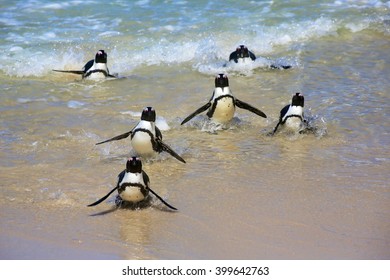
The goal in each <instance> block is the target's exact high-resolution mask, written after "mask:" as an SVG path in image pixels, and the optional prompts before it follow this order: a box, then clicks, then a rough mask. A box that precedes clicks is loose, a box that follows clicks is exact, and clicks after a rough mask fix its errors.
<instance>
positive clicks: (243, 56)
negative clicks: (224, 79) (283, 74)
mask: <svg viewBox="0 0 390 280" xmlns="http://www.w3.org/2000/svg"><path fill="white" fill-rule="evenodd" d="M248 58H250V59H251V60H252V61H255V60H256V56H255V54H254V53H253V52H251V51H250V50H248V48H247V47H246V46H245V45H240V46H239V47H237V48H236V50H235V51H234V52H232V53H231V54H230V56H229V61H234V62H235V63H239V62H244V61H245V60H247V59H248ZM269 67H270V68H271V69H289V68H291V65H275V64H271V65H269Z"/></svg>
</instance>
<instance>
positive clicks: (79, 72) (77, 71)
mask: <svg viewBox="0 0 390 280" xmlns="http://www.w3.org/2000/svg"><path fill="white" fill-rule="evenodd" d="M53 71H55V72H62V73H72V74H77V75H84V74H85V72H84V71H82V70H55V69H53Z"/></svg>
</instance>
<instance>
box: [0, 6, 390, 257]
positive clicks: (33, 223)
mask: <svg viewBox="0 0 390 280" xmlns="http://www.w3.org/2000/svg"><path fill="white" fill-rule="evenodd" d="M241 44H245V45H247V46H248V48H249V49H250V50H251V51H253V52H254V53H255V54H256V56H257V59H256V61H254V62H253V63H248V64H245V65H242V66H237V65H234V64H233V65H232V64H229V63H228V61H227V60H228V57H229V54H230V53H231V52H232V51H234V50H235V49H236V47H237V46H239V45H241ZM100 49H104V50H105V51H106V52H107V53H108V67H109V69H110V72H112V73H118V75H119V76H120V77H121V79H117V80H108V81H98V82H94V81H82V80H81V79H80V77H78V76H77V75H72V74H64V73H57V72H53V71H52V69H81V68H82V67H83V66H84V64H85V63H86V62H87V61H88V60H90V59H92V58H93V57H94V55H95V53H96V51H97V50H100ZM271 64H275V65H286V64H288V65H291V66H292V68H291V69H287V70H279V69H270V68H269V66H270V65H271ZM389 69H390V1H374V0H372V1H371V0H367V1H363V0H362V1H348V0H345V1H147V0H144V1H142V0H141V1H109V2H107V1H100V0H99V1H88V0H87V1H40V0H30V1H1V2H0V113H1V122H0V137H1V138H0V167H1V169H0V208H1V209H0V219H1V220H0V222H1V227H0V258H2V259H25V258H27V259H63V258H67V259H80V258H89V259H96V258H105V259H107V258H108V259H124V258H131V259H306V258H308V259H385V258H389V257H390V255H389V252H390V224H389V221H388V217H389V213H390V196H389V183H388V182H389V179H390V178H389V175H388V174H389V171H390V161H389V158H390V157H389V156H390V153H389V148H388V147H389V144H390V141H389V132H390V126H389V113H390V106H389V104H390V90H389V89H390V79H389V77H390V70H389ZM221 72H222V73H226V74H227V75H228V76H229V82H230V87H231V89H232V92H233V94H234V95H235V96H237V97H238V98H239V99H241V100H243V101H246V102H248V103H250V104H252V105H254V106H255V107H258V108H259V109H261V110H262V111H264V112H265V113H266V114H267V119H263V118H258V117H257V116H255V115H253V114H251V113H249V112H247V111H244V110H241V109H238V110H237V112H236V117H235V118H234V121H233V123H232V125H231V126H230V127H229V129H227V130H222V131H217V133H211V132H212V131H210V129H208V128H205V127H204V126H203V123H202V120H204V119H202V117H199V118H195V119H194V120H193V121H192V122H189V123H188V124H187V125H184V126H181V125H180V122H181V121H182V120H183V119H184V117H186V116H187V115H188V114H190V113H191V112H193V111H194V110H195V109H197V108H199V107H200V106H202V105H203V104H205V102H207V101H208V100H209V98H210V97H211V94H212V91H213V88H214V76H215V75H216V74H218V73H221ZM295 92H301V93H303V94H304V95H305V114H306V116H308V117H310V118H311V119H312V120H313V121H314V123H315V124H316V125H317V126H318V127H319V130H318V133H317V134H316V135H293V136H291V135H286V134H283V133H280V134H278V135H276V136H274V137H270V136H268V133H269V132H270V131H272V129H273V128H274V127H275V125H276V123H277V121H278V118H279V112H280V109H281V108H283V106H285V105H286V104H288V103H289V101H290V99H291V95H292V94H294V93H295ZM145 106H153V107H155V109H156V112H157V115H158V117H159V123H158V125H159V126H160V128H161V129H162V132H163V135H164V139H165V141H166V142H167V144H169V145H170V146H171V147H172V148H173V149H174V150H175V151H177V152H178V153H179V154H180V155H181V156H182V157H183V158H184V159H185V160H186V161H187V163H186V164H182V163H180V162H178V161H176V160H175V159H173V158H171V157H170V156H168V155H166V154H161V155H160V156H159V157H158V158H157V159H155V160H152V161H149V162H145V164H144V167H145V171H146V172H147V173H148V175H149V177H150V179H151V187H152V189H153V190H155V191H156V192H158V193H159V194H160V195H161V196H163V197H164V198H165V199H166V200H167V201H168V202H169V203H170V204H172V205H174V206H175V207H177V208H178V209H179V211H178V212H176V213H170V212H166V211H162V210H164V208H163V207H162V206H161V205H160V204H159V203H158V201H155V206H154V207H150V208H147V209H142V210H137V211H130V210H129V211H126V210H123V211H121V210H119V211H116V212H112V213H109V214H105V215H95V216H93V215H94V214H97V213H100V212H103V211H105V210H107V209H110V207H112V206H113V199H112V198H111V200H110V199H108V200H107V201H106V202H104V203H102V204H101V205H99V206H98V207H95V208H88V207H86V205H88V204H90V203H92V202H93V201H96V199H98V198H100V197H102V196H103V195H104V194H106V193H107V192H108V191H109V190H110V189H112V188H113V186H114V185H115V184H116V176H117V174H119V172H120V171H122V170H123V169H124V163H125V162H126V158H127V157H128V156H129V155H130V154H131V149H130V144H129V142H128V141H126V140H123V141H119V142H116V143H112V144H107V145H101V146H95V143H96V142H99V141H102V140H105V139H108V138H109V137H112V136H115V135H118V134H120V133H123V132H125V131H128V130H130V129H131V128H132V127H133V126H135V124H136V123H137V121H138V120H139V114H140V112H141V110H142V109H143V108H144V107H145Z"/></svg>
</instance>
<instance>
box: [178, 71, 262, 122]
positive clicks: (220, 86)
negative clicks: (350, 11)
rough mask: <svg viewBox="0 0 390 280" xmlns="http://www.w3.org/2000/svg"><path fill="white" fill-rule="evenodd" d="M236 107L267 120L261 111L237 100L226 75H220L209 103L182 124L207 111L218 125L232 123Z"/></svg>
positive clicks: (216, 79) (217, 77)
mask: <svg viewBox="0 0 390 280" xmlns="http://www.w3.org/2000/svg"><path fill="white" fill-rule="evenodd" d="M236 106H237V107H239V108H242V109H245V110H248V111H251V112H252V113H255V114H256V115H259V116H260V117H263V118H266V117H267V116H266V115H265V114H264V113H263V112H262V111H260V110H259V109H257V108H255V107H253V106H251V105H249V104H248V103H245V102H243V101H241V100H239V99H237V98H235V97H234V96H233V95H232V92H231V91H230V88H229V80H228V77H227V76H226V75H225V74H219V75H217V76H216V78H215V89H214V92H213V95H212V97H211V99H210V101H209V102H207V103H206V104H205V105H203V106H202V107H200V108H199V109H198V110H196V111H195V112H193V113H192V114H191V115H189V116H188V117H186V118H185V119H184V120H183V121H182V122H181V124H182V125H183V124H185V123H186V122H188V121H189V120H191V119H192V118H193V117H195V116H196V115H198V114H200V113H202V112H204V111H206V110H207V109H209V110H208V112H207V116H208V117H209V118H210V119H211V120H213V121H214V122H217V123H221V124H223V123H227V122H229V121H231V119H232V118H233V116H234V112H235V110H236Z"/></svg>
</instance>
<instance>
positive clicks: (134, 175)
mask: <svg viewBox="0 0 390 280" xmlns="http://www.w3.org/2000/svg"><path fill="white" fill-rule="evenodd" d="M149 185H150V181H149V176H148V174H146V172H145V171H143V170H142V162H141V160H140V159H139V158H137V157H132V158H130V159H129V160H128V161H127V163H126V169H125V170H123V171H122V172H121V173H119V175H118V183H117V185H116V187H115V188H114V189H112V190H111V191H110V192H109V193H108V194H106V195H105V196H103V197H102V198H101V199H99V200H98V201H96V202H94V203H92V204H89V205H88V206H89V207H90V206H95V205H98V204H99V203H101V202H103V201H104V200H106V199H107V197H109V196H110V194H112V193H113V192H114V191H115V190H118V196H117V198H116V200H115V203H116V205H117V206H121V205H122V203H123V202H130V203H131V204H136V203H139V202H141V201H144V200H146V199H147V198H148V196H149V191H150V192H151V193H152V194H154V195H155V196H156V197H157V198H158V199H159V200H160V201H161V202H162V203H164V204H165V205H166V206H168V207H169V208H171V209H173V210H177V209H176V208H175V207H173V206H172V205H170V204H168V203H167V202H166V201H165V200H164V199H162V198H161V197H160V196H159V195H158V194H157V193H155V192H154V191H153V190H152V189H151V188H150V186H149Z"/></svg>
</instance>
